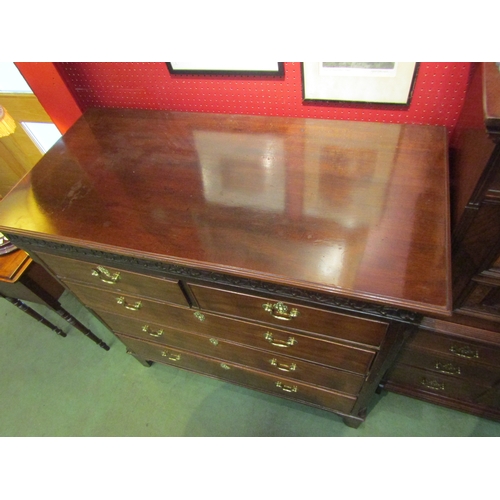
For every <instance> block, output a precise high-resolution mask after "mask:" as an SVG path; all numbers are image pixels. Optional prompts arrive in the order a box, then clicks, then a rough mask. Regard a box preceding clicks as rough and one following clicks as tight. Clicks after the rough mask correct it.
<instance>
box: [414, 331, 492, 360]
mask: <svg viewBox="0 0 500 500" xmlns="http://www.w3.org/2000/svg"><path fill="white" fill-rule="evenodd" d="M407 347H410V348H417V349H429V350H433V351H436V352H441V353H443V354H451V355H452V356H453V357H454V358H456V359H458V360H473V361H475V362H477V363H484V364H488V365H492V366H493V367H499V366H500V350H497V349H494V348H490V347H485V346H483V345H480V344H475V343H474V342H464V341H460V340H455V339H453V338H452V337H447V336H442V335H438V334H435V333H430V332H425V331H423V330H419V331H418V332H417V333H416V335H415V337H413V338H412V339H410V340H409V341H408V343H407Z"/></svg>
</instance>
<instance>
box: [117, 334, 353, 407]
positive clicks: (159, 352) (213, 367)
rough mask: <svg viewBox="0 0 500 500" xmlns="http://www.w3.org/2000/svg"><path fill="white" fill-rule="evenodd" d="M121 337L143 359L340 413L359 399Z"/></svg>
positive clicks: (181, 351)
mask: <svg viewBox="0 0 500 500" xmlns="http://www.w3.org/2000/svg"><path fill="white" fill-rule="evenodd" d="M118 337H119V338H120V340H121V341H122V342H123V343H124V344H125V345H126V346H127V348H128V349H129V350H130V351H132V352H133V353H134V354H136V355H138V356H140V357H142V358H143V359H146V360H149V361H156V362H159V363H165V364H170V365H173V366H177V367H179V368H185V369H188V370H192V371H195V372H198V373H202V374H205V375H210V376H213V377H217V378H220V379H222V380H226V381H229V382H234V383H237V384H240V385H244V386H246V387H249V388H252V389H257V390H262V391H264V392H268V393H272V394H275V395H280V396H283V397H286V398H288V399H293V400H295V401H298V402H304V403H307V404H313V405H317V406H320V407H322V408H326V409H329V410H333V411H338V412H341V413H349V412H350V411H351V410H352V408H353V406H354V403H355V402H356V398H355V397H354V396H348V395H346V394H340V393H337V392H334V391H327V390H325V389H321V388H319V387H313V386H310V385H307V384H303V383H301V382H297V381H296V380H290V379H288V378H286V377H282V376H273V375H270V374H267V373H262V372H257V371H254V370H250V369H246V368H244V367H242V366H239V365H236V364H229V363H225V362H221V361H220V360H216V359H212V358H207V357H204V356H198V355H195V354H193V353H188V352H186V351H183V350H180V349H172V348H167V347H165V346H160V345H156V344H150V343H146V342H143V341H140V340H137V339H132V338H129V337H124V336H121V335H119V336H118Z"/></svg>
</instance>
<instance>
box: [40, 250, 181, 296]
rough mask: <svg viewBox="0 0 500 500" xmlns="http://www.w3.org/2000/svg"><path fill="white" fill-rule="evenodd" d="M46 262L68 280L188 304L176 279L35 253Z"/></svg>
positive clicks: (118, 291) (63, 278)
mask: <svg viewBox="0 0 500 500" xmlns="http://www.w3.org/2000/svg"><path fill="white" fill-rule="evenodd" d="M37 255H38V256H39V257H40V258H41V259H42V260H43V261H44V262H45V263H46V265H47V266H48V267H49V268H50V269H51V270H52V271H53V272H54V273H55V274H56V275H57V276H59V277H60V278H61V280H62V281H64V282H65V283H67V280H70V281H75V282H80V283H84V284H86V285H90V286H93V287H96V288H101V289H103V290H109V291H112V292H116V293H120V292H121V293H130V294H132V295H138V296H141V297H149V298H152V299H156V300H161V301H165V302H172V303H174V304H181V305H188V302H187V300H186V298H185V297H184V294H183V292H182V290H181V288H180V286H179V282H178V281H176V280H172V279H168V278H155V277H151V276H144V275H142V274H137V273H133V272H130V271H123V270H122V269H118V268H114V267H110V266H107V265H106V266H100V265H98V264H92V263H90V262H85V261H81V260H74V259H67V258H65V257H55V256H54V255H49V254H44V253H37Z"/></svg>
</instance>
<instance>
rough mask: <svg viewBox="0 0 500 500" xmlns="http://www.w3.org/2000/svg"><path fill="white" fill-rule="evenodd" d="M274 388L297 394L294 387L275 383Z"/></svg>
mask: <svg viewBox="0 0 500 500" xmlns="http://www.w3.org/2000/svg"><path fill="white" fill-rule="evenodd" d="M276 387H279V388H280V389H281V390H282V391H284V392H297V386H296V385H285V384H283V382H279V381H278V382H276Z"/></svg>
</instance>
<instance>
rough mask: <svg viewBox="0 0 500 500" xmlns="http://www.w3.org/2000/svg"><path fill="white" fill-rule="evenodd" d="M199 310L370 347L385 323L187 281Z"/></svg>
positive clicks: (379, 334) (384, 330) (374, 342)
mask: <svg viewBox="0 0 500 500" xmlns="http://www.w3.org/2000/svg"><path fill="white" fill-rule="evenodd" d="M189 286H190V289H191V291H192V293H193V295H194V297H195V298H196V300H197V302H198V304H199V305H200V307H201V309H205V310H209V311H215V312H219V313H222V314H229V315H231V316H236V317H240V318H244V319H251V320H254V321H260V322H264V323H269V324H271V325H275V326H278V327H282V328H283V327H284V328H287V329H294V330H301V331H305V332H313V333H319V334H322V335H327V336H329V337H334V338H338V339H343V340H349V341H352V342H359V343H362V344H367V345H371V346H378V345H380V343H381V341H382V339H383V337H384V334H385V332H386V331H387V326H388V324H387V323H384V322H381V321H373V320H367V319H361V318H356V317H353V316H348V315H345V314H339V313H333V312H329V311H323V310H319V309H314V308H312V307H306V306H301V305H296V304H293V303H291V302H286V303H283V302H279V301H277V300H267V299H263V298H260V297H255V296H252V295H245V294H241V293H235V292H228V291H223V290H217V289H212V288H208V287H205V286H200V285H194V284H190V285H189Z"/></svg>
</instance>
